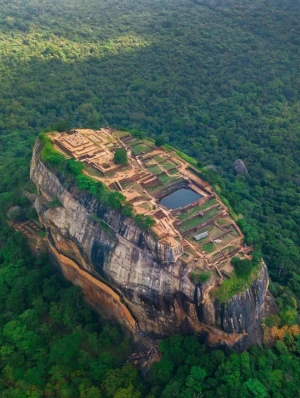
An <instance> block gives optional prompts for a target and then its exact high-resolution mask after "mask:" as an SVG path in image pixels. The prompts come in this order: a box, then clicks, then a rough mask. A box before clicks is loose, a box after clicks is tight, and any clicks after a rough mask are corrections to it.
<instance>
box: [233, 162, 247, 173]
mask: <svg viewBox="0 0 300 398" xmlns="http://www.w3.org/2000/svg"><path fill="white" fill-rule="evenodd" d="M233 169H234V171H235V172H236V174H240V175H245V174H248V170H247V168H246V166H245V163H244V162H243V161H242V159H237V160H236V161H235V162H234V163H233Z"/></svg>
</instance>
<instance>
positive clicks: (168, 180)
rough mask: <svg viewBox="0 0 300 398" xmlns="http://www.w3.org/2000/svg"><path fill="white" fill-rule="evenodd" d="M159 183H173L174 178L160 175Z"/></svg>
mask: <svg viewBox="0 0 300 398" xmlns="http://www.w3.org/2000/svg"><path fill="white" fill-rule="evenodd" d="M158 179H159V181H160V182H161V183H162V184H168V183H169V182H172V181H175V180H176V178H174V177H169V176H168V175H167V174H162V175H161V176H159V178H158Z"/></svg>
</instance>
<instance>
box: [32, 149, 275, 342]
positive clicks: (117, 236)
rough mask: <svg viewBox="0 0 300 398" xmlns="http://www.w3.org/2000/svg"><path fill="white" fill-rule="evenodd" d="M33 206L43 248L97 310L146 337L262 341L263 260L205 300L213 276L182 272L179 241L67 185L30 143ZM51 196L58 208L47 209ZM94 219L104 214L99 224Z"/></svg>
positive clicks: (265, 282) (265, 288)
mask: <svg viewBox="0 0 300 398" xmlns="http://www.w3.org/2000/svg"><path fill="white" fill-rule="evenodd" d="M31 178H32V180H33V181H34V182H35V183H36V185H37V188H38V196H37V199H36V202H35V208H36V210H37V212H38V215H39V217H40V221H41V222H42V223H43V224H44V226H45V228H46V230H47V237H48V243H49V252H50V254H51V256H52V258H53V259H54V261H55V262H56V263H57V265H58V266H59V268H60V269H61V271H62V272H63V274H64V275H65V277H66V278H67V279H69V280H70V281H71V282H73V283H74V284H77V285H79V286H81V287H82V289H83V291H84V293H85V296H86V298H87V300H88V302H89V303H90V304H91V305H92V306H93V307H94V308H95V309H96V310H97V311H99V312H100V313H101V314H103V315H105V316H108V317H110V318H112V319H115V320H117V321H118V322H120V323H122V324H123V325H125V326H126V327H128V328H129V329H135V326H136V322H138V324H139V327H140V329H142V330H144V331H145V333H147V334H148V335H149V336H157V337H158V336H166V335H171V334H174V333H178V332H181V333H196V334H202V333H206V334H207V335H208V338H209V341H210V343H211V344H226V345H229V346H236V347H238V348H241V349H243V348H245V347H247V346H249V345H250V344H259V343H260V342H261V341H262V330H261V327H260V322H261V319H262V317H264V316H265V315H266V312H267V292H268V283H269V278H268V272H267V268H266V266H265V265H264V264H263V265H262V268H261V271H260V273H259V275H258V278H257V279H256V280H255V281H254V283H253V285H252V286H251V288H249V289H248V290H246V291H245V292H244V293H242V294H239V295H236V296H234V297H233V298H232V299H231V300H229V301H228V302H227V303H225V304H220V303H219V302H218V301H217V300H212V299H211V297H210V295H209V292H210V291H211V289H213V288H214V286H215V283H216V281H215V279H214V278H211V280H210V281H209V282H208V283H206V284H204V285H202V286H199V285H197V286H195V285H194V284H193V283H192V282H191V281H190V280H189V278H188V276H187V275H186V276H184V277H182V276H181V275H182V270H183V267H184V264H183V263H182V262H181V261H180V260H179V259H178V257H179V255H180V254H181V252H182V248H181V246H180V245H179V246H176V247H174V248H171V247H169V246H166V245H163V244H160V243H158V242H157V241H156V240H155V239H154V237H153V236H152V235H151V234H150V233H146V232H144V231H142V230H141V229H140V228H139V227H138V226H137V225H136V224H135V222H134V221H133V220H132V219H131V218H128V217H125V216H124V215H122V213H120V212H118V211H116V210H113V209H110V208H105V207H104V206H103V205H102V204H101V203H100V202H99V201H97V200H96V199H95V198H94V197H93V196H91V194H89V193H87V192H82V191H78V190H77V189H76V187H74V186H69V185H68V183H67V182H66V181H65V179H64V177H63V176H57V175H54V174H53V173H52V172H51V171H50V170H49V169H48V168H47V167H46V166H45V165H44V164H43V163H42V161H41V160H40V146H39V143H37V144H36V145H35V147H34V151H33V158H32V163H31ZM53 199H57V200H59V202H60V203H61V206H59V207H56V208H49V201H51V200H53ZM99 220H103V221H104V222H103V221H101V222H99Z"/></svg>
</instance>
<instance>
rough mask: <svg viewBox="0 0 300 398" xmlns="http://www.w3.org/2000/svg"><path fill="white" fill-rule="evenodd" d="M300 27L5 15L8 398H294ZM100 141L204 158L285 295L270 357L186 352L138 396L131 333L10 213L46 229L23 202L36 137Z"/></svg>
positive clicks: (4, 383)
mask: <svg viewBox="0 0 300 398" xmlns="http://www.w3.org/2000/svg"><path fill="white" fill-rule="evenodd" d="M299 19H300V7H299V2H297V1H294V0H285V1H279V0H252V1H251V2H249V1H247V0H173V1H167V0H165V1H159V0H154V1H153V0H151V1H150V0H143V1H140V2H137V1H135V0H122V1H120V0H106V1H102V0H90V1H79V0H68V1H60V2H58V1H56V0H49V1H47V3H45V2H41V1H39V0H11V1H9V2H8V1H5V0H0V54H1V62H0V74H1V79H0V91H1V98H0V149H1V151H0V175H1V178H0V227H1V228H0V231H1V236H0V273H1V276H0V283H1V285H2V288H1V289H0V290H1V301H0V305H1V316H0V346H1V347H0V361H1V378H0V391H1V393H0V394H1V397H4V398H5V397H8V398H11V397H14V398H15V397H17V398H19V397H34V398H36V397H46V396H58V394H60V395H59V396H62V397H80V398H85V397H89V398H94V397H100V396H101V397H102V396H103V397H114V398H121V397H135V398H139V397H144V396H147V397H149V398H150V397H151V398H153V397H170V396H175V397H176V396H177V397H180V398H183V397H184V398H186V397H190V396H201V395H204V396H205V397H215V396H218V397H230V398H232V397H240V396H244V397H255V396H259V397H264V396H266V397H267V396H271V397H276V398H279V397H296V396H297V394H298V391H297V388H296V387H297V385H299V347H300V345H299V340H298V338H297V337H296V333H295V330H296V329H295V327H296V326H297V323H298V322H299V317H298V309H299V300H300V228H299V223H300V164H299V158H300V127H299V126H300V106H299V104H300V87H299V83H300V74H299V59H300V54H299V48H300V26H299ZM104 125H110V126H112V127H116V128H117V127H122V128H127V129H129V130H130V131H132V132H133V133H134V134H137V135H139V136H150V137H152V138H153V139H155V140H156V141H157V142H158V143H166V144H169V145H172V146H175V147H176V148H178V150H181V151H184V152H186V153H187V154H188V155H190V156H192V157H194V158H195V159H196V160H197V164H198V165H201V169H204V167H205V169H206V170H205V171H204V172H203V173H204V174H203V176H204V177H205V178H207V179H208V180H209V181H210V182H211V183H212V184H214V186H215V187H216V189H217V190H219V191H218V192H220V193H221V194H222V199H224V200H225V201H227V202H226V203H228V204H229V205H230V206H231V207H230V208H231V209H232V211H234V212H235V213H236V214H238V215H243V217H244V218H243V219H241V220H240V223H242V224H243V228H244V229H243V230H245V229H246V231H247V233H246V236H247V242H248V243H249V244H253V243H254V244H256V246H257V247H258V249H259V250H261V252H262V254H263V258H264V260H265V261H266V263H267V265H268V268H269V272H270V275H271V278H272V281H273V282H272V284H271V286H270V288H271V292H272V293H273V295H274V296H275V298H276V302H277V305H278V308H279V314H278V315H276V316H273V317H272V318H270V319H268V320H266V322H267V323H268V325H270V327H272V328H273V331H274V335H275V336H276V339H277V343H276V345H275V346H274V348H268V349H266V348H253V349H251V350H250V351H249V352H247V353H242V354H236V353H224V352H223V351H220V350H215V351H209V350H208V349H206V348H205V347H204V346H203V345H201V344H200V343H199V342H197V341H195V339H193V338H189V337H186V338H183V337H182V336H179V337H176V336H175V337H173V338H170V339H168V340H166V342H163V343H162V347H161V350H162V352H163V353H164V356H163V359H162V361H160V362H159V363H157V364H155V365H154V366H153V368H152V369H151V371H150V373H149V379H148V381H147V383H145V382H141V380H140V377H139V375H138V373H137V372H136V370H135V369H133V368H132V367H130V366H128V365H126V366H124V364H123V362H124V361H125V360H126V356H127V354H128V353H129V352H128V351H130V349H128V346H129V345H128V341H127V340H126V337H125V336H123V335H122V333H121V331H120V330H119V329H118V328H115V327H113V326H111V325H109V324H107V325H106V324H105V322H104V321H103V322H102V321H101V322H100V324H99V321H98V319H95V318H94V315H93V314H92V312H91V311H90V310H89V309H88V308H86V307H85V305H84V304H83V302H82V297H81V296H80V293H79V292H78V290H77V289H75V288H72V287H70V286H69V285H68V284H66V283H65V282H63V281H62V279H60V278H59V277H58V276H55V275H53V270H52V269H51V268H50V267H49V264H48V262H47V260H36V259H34V258H32V257H31V255H30V254H29V253H28V252H27V249H26V243H25V242H24V240H23V239H22V237H20V236H19V235H18V234H17V235H15V234H14V233H13V232H12V230H11V229H10V228H9V227H8V226H7V212H8V210H9V209H10V208H11V207H12V206H18V207H19V208H20V209H21V213H20V214H22V216H26V217H27V216H28V217H34V212H33V211H32V210H30V206H29V203H28V198H27V197H26V196H25V195H24V189H26V190H27V191H30V192H31V193H32V192H34V187H33V186H32V185H31V184H30V183H29V163H30V158H31V151H32V147H33V143H34V141H35V139H36V137H37V136H38V134H39V133H40V132H41V131H49V130H53V129H57V130H58V131H64V130H66V129H69V128H73V127H88V128H98V127H100V126H104ZM236 159H242V160H243V162H244V163H245V165H246V167H247V170H248V174H247V175H238V174H236V173H235V172H234V170H233V162H234V161H235V160H236ZM57 160H58V159H57V158H56V159H54V161H57ZM70 171H71V172H72V173H73V174H74V175H77V174H79V173H80V172H81V170H78V167H77V165H76V164H71V165H70ZM78 179H79V184H80V186H84V185H85V184H87V183H88V182H87V181H86V180H84V181H83V179H82V177H78ZM126 211H127V212H128V214H130V209H126ZM138 221H140V222H141V223H143V225H145V227H149V225H150V223H151V220H138ZM148 224H149V225H148ZM236 265H237V268H239V267H240V266H241V264H236ZM239 269H240V271H241V267H240V268H239ZM74 306H76V308H75V307H74ZM78 306H79V307H78ZM78 308H79V310H78ZM66 346H67V347H68V352H67V355H66V357H63V356H62V355H61V351H62V350H61V347H66ZM118 346H119V348H118ZM199 358H200V359H201V361H200V359H199ZM74 367H75V368H76V370H75V369H74ZM58 391H59V392H58Z"/></svg>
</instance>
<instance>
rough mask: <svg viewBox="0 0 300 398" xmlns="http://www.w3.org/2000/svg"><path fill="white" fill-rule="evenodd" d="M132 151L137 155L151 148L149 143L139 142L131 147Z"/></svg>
mask: <svg viewBox="0 0 300 398" xmlns="http://www.w3.org/2000/svg"><path fill="white" fill-rule="evenodd" d="M131 150H132V152H133V153H134V154H135V155H136V156H137V155H141V154H142V153H143V152H145V153H146V152H150V151H151V150H152V148H150V147H149V145H147V144H144V143H141V144H137V145H134V146H132V147H131Z"/></svg>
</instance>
